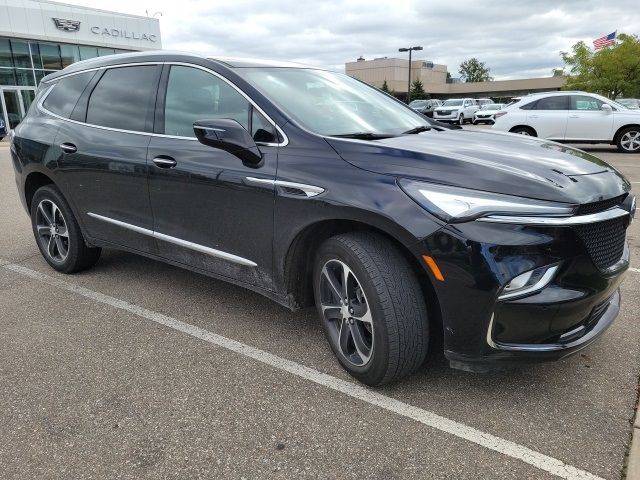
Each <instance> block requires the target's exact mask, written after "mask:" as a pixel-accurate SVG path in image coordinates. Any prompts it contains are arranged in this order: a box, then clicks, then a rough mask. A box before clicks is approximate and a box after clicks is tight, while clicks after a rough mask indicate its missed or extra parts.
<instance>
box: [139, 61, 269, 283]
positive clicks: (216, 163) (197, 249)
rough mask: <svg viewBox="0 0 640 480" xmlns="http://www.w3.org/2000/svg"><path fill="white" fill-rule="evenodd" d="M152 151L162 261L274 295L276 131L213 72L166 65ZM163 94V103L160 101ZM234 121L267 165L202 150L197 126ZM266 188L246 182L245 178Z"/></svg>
mask: <svg viewBox="0 0 640 480" xmlns="http://www.w3.org/2000/svg"><path fill="white" fill-rule="evenodd" d="M162 77H163V79H162V81H161V86H160V92H161V93H160V94H159V95H158V110H157V111H156V123H155V125H156V128H155V132H156V133H158V134H162V136H161V135H157V136H154V137H152V139H151V143H150V145H149V152H148V164H149V194H150V199H151V208H152V210H153V218H154V231H155V235H156V239H157V240H158V248H159V250H160V255H162V256H164V257H165V258H167V259H169V260H171V261H174V262H178V263H181V264H184V265H189V266H191V267H196V268H199V269H201V270H206V271H208V272H212V273H215V274H218V275H222V276H224V277H228V278H232V279H235V280H237V281H240V282H242V283H248V284H251V285H255V286H259V287H263V288H270V287H271V275H272V242H273V238H272V237H273V209H274V199H275V197H274V189H273V182H272V180H274V179H275V174H276V165H277V154H278V147H277V134H276V132H275V128H274V126H273V125H272V124H271V123H270V122H269V121H268V120H267V119H266V118H265V117H264V116H263V115H262V114H261V113H260V112H259V111H258V110H257V109H256V108H255V107H254V106H253V105H252V104H251V103H250V102H249V101H248V100H247V98H246V97H244V96H243V95H242V94H241V93H239V91H238V90H236V89H235V87H234V86H232V85H231V84H229V83H228V82H227V81H226V80H225V79H223V78H222V77H220V76H218V75H214V74H213V73H212V72H210V71H207V70H203V69H199V68H196V67H189V66H183V65H171V66H169V65H167V66H165V70H164V71H163V75H162ZM163 92H164V95H163V94H162V93H163ZM216 118H230V119H234V120H236V121H238V122H239V123H240V124H241V125H242V126H244V127H245V128H246V129H247V130H249V131H250V132H252V134H253V136H254V139H255V140H256V141H257V143H258V145H259V148H260V151H261V152H262V154H263V159H264V161H263V163H262V165H261V166H260V167H259V168H252V167H250V166H246V165H244V164H243V163H242V160H241V159H239V158H238V157H237V156H235V155H232V154H230V153H228V152H226V151H223V150H220V149H216V148H213V147H209V146H206V145H203V144H201V143H199V142H198V141H197V140H196V138H195V134H194V131H193V123H194V122H195V121H197V120H207V119H216ZM247 177H249V178H254V179H255V178H257V179H262V180H263V181H262V182H260V181H255V180H253V181H252V180H248V178H247Z"/></svg>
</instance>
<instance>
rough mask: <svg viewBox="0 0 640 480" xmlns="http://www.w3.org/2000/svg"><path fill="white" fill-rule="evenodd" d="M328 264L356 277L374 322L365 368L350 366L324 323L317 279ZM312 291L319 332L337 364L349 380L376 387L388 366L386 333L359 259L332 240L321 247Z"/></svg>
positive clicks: (369, 278)
mask: <svg viewBox="0 0 640 480" xmlns="http://www.w3.org/2000/svg"><path fill="white" fill-rule="evenodd" d="M329 260H340V261H342V262H344V263H346V264H347V265H348V266H349V268H350V269H351V271H352V272H353V273H354V274H355V275H356V277H357V279H358V282H359V283H360V286H361V287H362V289H363V290H364V294H365V296H366V298H367V303H368V304H369V308H370V310H371V315H372V318H373V354H372V356H371V359H370V360H369V362H368V363H367V364H366V365H363V366H356V365H353V364H352V363H350V362H349V361H348V360H347V359H346V358H345V357H344V356H343V354H342V352H341V351H340V350H339V349H338V348H337V347H336V346H334V344H333V341H332V339H331V335H330V333H329V330H328V329H327V325H326V322H325V321H324V318H323V314H322V308H321V306H320V278H321V272H322V267H323V266H324V264H325V263H326V262H328V261H329ZM313 290H314V295H315V299H316V309H317V311H318V315H319V318H320V322H321V324H322V330H323V332H324V335H325V338H326V339H327V341H328V343H329V345H330V346H331V350H333V353H334V354H335V356H336V358H337V359H338V361H339V362H340V364H341V365H342V366H343V367H344V368H345V369H346V370H347V371H348V372H349V373H350V374H351V375H352V376H354V377H355V378H357V379H358V380H360V381H362V382H364V383H367V384H375V383H378V382H380V381H381V380H382V379H383V378H384V377H385V375H386V373H387V369H388V365H389V345H388V338H389V336H388V329H387V325H386V322H385V321H384V312H383V310H382V307H381V305H380V300H379V296H378V293H377V290H376V288H375V286H374V284H373V281H372V279H371V276H370V274H369V272H367V270H366V269H365V268H364V266H363V265H362V263H361V261H360V259H359V258H358V257H357V256H356V255H355V254H354V253H353V252H351V250H350V249H349V248H348V247H346V246H345V245H343V244H342V243H341V242H339V241H337V240H334V239H330V240H328V241H327V242H325V244H323V245H322V247H321V248H320V250H319V252H318V255H317V256H316V262H315V265H314V270H313Z"/></svg>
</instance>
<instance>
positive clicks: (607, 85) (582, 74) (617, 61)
mask: <svg viewBox="0 0 640 480" xmlns="http://www.w3.org/2000/svg"><path fill="white" fill-rule="evenodd" d="M618 38H619V41H618V42H617V43H616V44H615V45H613V46H611V47H607V48H603V49H601V50H596V51H593V50H592V49H591V48H589V47H588V46H587V45H586V44H585V43H584V42H578V43H576V44H575V45H574V46H573V47H571V52H561V53H560V55H561V56H562V60H564V63H565V65H566V67H567V70H568V72H569V75H568V77H567V82H566V83H565V85H564V87H563V88H564V89H565V90H585V91H587V92H594V93H601V94H602V95H605V96H608V97H610V98H616V97H617V96H619V95H624V96H625V97H637V96H639V95H640V39H638V37H637V35H625V34H621V35H620V36H619V37H618Z"/></svg>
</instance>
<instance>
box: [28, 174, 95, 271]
mask: <svg viewBox="0 0 640 480" xmlns="http://www.w3.org/2000/svg"><path fill="white" fill-rule="evenodd" d="M42 200H50V201H52V202H53V203H55V204H56V206H57V207H58V208H59V209H60V211H61V212H62V216H63V217H64V220H65V223H66V225H67V232H68V234H69V254H68V255H67V258H65V260H64V261H63V262H54V261H53V260H52V259H51V258H49V255H48V253H47V252H46V251H43V247H42V245H41V244H40V239H39V238H38V237H39V236H38V227H37V224H36V212H37V209H38V205H39V204H40V202H41V201H42ZM30 212H31V228H32V230H33V235H34V237H35V240H36V244H37V245H38V249H39V250H40V253H41V254H42V256H43V258H44V259H45V260H46V262H47V263H48V264H49V265H51V267H52V268H54V269H55V270H58V271H60V272H69V271H71V270H72V269H73V267H74V265H75V262H76V259H77V258H78V256H79V254H80V245H81V242H84V238H83V236H82V233H81V232H80V227H79V226H78V223H77V222H76V219H75V216H74V215H73V212H72V211H71V209H70V208H69V204H68V203H67V202H66V200H65V199H64V197H63V196H62V194H61V193H60V191H59V190H58V189H57V188H56V187H54V186H52V185H45V186H44V187H41V188H39V189H38V190H37V191H36V193H35V194H34V196H33V199H32V200H31V208H30Z"/></svg>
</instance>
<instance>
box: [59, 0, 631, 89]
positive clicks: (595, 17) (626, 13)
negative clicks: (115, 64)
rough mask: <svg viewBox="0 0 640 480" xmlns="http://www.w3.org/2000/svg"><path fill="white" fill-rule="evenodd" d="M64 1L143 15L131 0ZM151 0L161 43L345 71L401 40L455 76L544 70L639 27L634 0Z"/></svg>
mask: <svg viewBox="0 0 640 480" xmlns="http://www.w3.org/2000/svg"><path fill="white" fill-rule="evenodd" d="M67 2H69V0H67ZM70 3H75V4H79V5H86V6H91V7H97V8H103V9H108V10H114V11H121V12H126V13H134V14H138V15H144V14H145V12H144V8H145V5H144V4H141V5H138V4H136V2H130V1H128V0H110V1H109V2H105V1H92V0H70ZM149 8H150V10H152V11H153V12H155V11H162V13H163V16H162V17H161V19H160V26H161V31H162V43H163V47H164V48H166V49H176V50H184V51H190V52H195V53H201V54H208V55H221V56H232V57H253V58H268V59H277V60H291V61H296V62H302V63H307V64H311V65H316V66H321V67H326V68H330V69H333V70H344V63H345V62H348V61H353V60H355V59H356V58H357V57H359V56H360V55H363V56H364V57H365V58H374V57H380V56H389V57H391V56H399V55H402V54H399V53H398V52H397V50H398V47H404V46H411V45H422V46H423V47H424V51H423V52H421V54H420V55H419V57H418V58H423V59H425V60H432V61H434V62H436V63H441V64H445V65H448V67H449V71H450V72H451V73H452V75H453V76H454V77H455V76H457V74H458V65H459V64H460V63H461V62H462V61H463V60H465V59H468V58H470V57H477V58H478V59H480V60H481V61H483V62H485V63H486V64H487V66H489V67H490V68H491V73H492V75H493V76H494V77H495V78H496V79H507V78H526V77H530V76H548V75H551V70H552V69H553V68H556V67H560V66H562V61H561V59H560V52H561V51H563V50H564V51H566V50H568V49H570V47H571V45H573V44H574V43H575V42H577V41H579V40H584V41H586V42H587V43H589V44H590V43H591V41H592V40H593V39H595V38H597V37H599V36H601V35H604V34H607V33H610V32H612V31H613V30H616V29H617V30H618V31H619V32H624V33H638V32H640V10H639V9H638V8H637V0H617V1H616V2H608V3H604V2H600V1H595V0H568V1H563V2H560V1H557V0H537V1H535V2H517V1H513V0H494V1H492V2H483V1H480V0H469V1H464V2H455V1H450V0H447V1H433V0H430V1H424V0H415V1H409V0H395V1H393V2H391V1H378V0H367V1H363V0H324V1H322V2H318V1H317V0H316V1H310V0H298V1H289V0H286V1H285V0H271V1H269V2H266V1H264V0H263V1H256V0H236V1H228V2H218V1H216V2H211V1H205V0H179V1H175V0H171V1H169V0H156V1H154V3H153V4H149Z"/></svg>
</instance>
